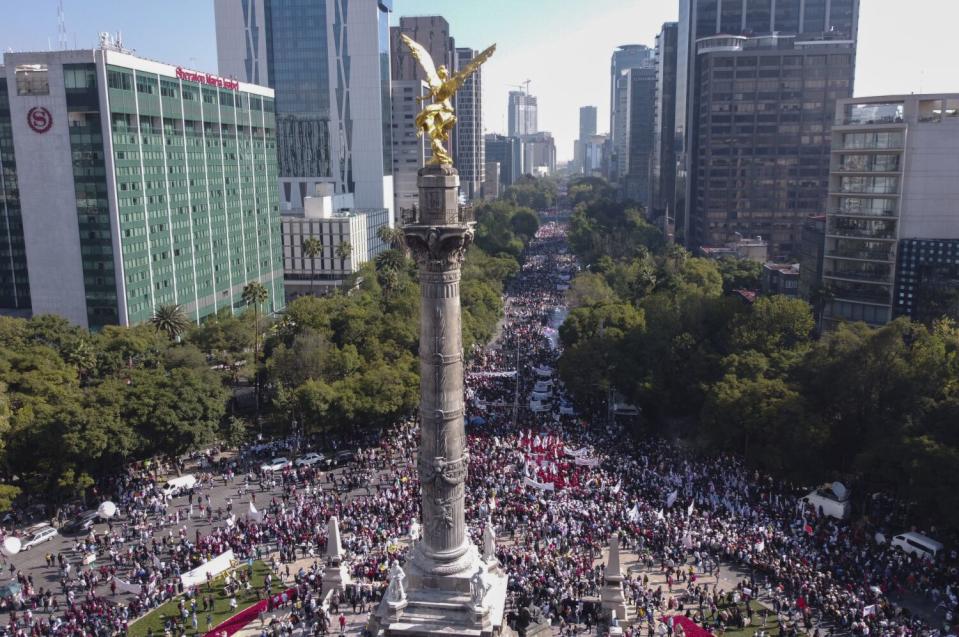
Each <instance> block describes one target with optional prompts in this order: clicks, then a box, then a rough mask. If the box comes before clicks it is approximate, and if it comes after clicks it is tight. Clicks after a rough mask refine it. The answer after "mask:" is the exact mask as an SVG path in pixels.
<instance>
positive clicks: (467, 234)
mask: <svg viewBox="0 0 959 637" xmlns="http://www.w3.org/2000/svg"><path fill="white" fill-rule="evenodd" d="M403 232H404V235H405V239H406V245H407V247H408V248H409V249H410V253H411V254H412V256H413V258H414V259H415V260H416V262H417V263H418V264H419V266H420V268H421V270H425V271H427V272H443V271H446V270H451V269H456V270H458V269H459V268H460V266H462V265H463V260H464V259H465V258H466V250H467V248H469V246H470V244H472V243H473V234H474V230H473V228H472V226H470V225H460V224H457V225H450V226H421V225H410V226H405V227H404V228H403Z"/></svg>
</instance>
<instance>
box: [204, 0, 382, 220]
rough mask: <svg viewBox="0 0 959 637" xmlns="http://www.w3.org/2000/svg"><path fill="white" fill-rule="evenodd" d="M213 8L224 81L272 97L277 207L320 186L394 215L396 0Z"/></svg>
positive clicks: (259, 1) (302, 0)
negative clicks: (257, 86) (254, 85)
mask: <svg viewBox="0 0 959 637" xmlns="http://www.w3.org/2000/svg"><path fill="white" fill-rule="evenodd" d="M348 8H349V11H347V1H346V0H243V1H242V2H237V1H236V0H215V1H214V13H215V17H216V31H217V58H218V61H219V68H220V73H221V74H223V75H227V76H231V77H236V78H238V79H241V80H244V81H252V80H253V79H254V78H257V79H258V80H259V81H260V82H263V83H266V84H268V85H269V86H270V87H272V88H273V89H275V91H276V119H277V153H278V156H279V165H280V189H281V200H282V202H283V204H284V205H285V206H286V207H297V208H298V207H302V205H303V199H304V197H306V196H308V195H311V194H314V193H315V192H316V190H317V185H318V184H320V183H333V184H334V185H335V187H336V189H337V191H338V192H353V193H354V194H355V196H356V205H357V206H358V207H361V208H380V207H386V208H389V209H392V207H393V193H392V174H391V171H392V165H393V161H392V157H391V155H392V140H391V136H392V135H391V131H392V126H391V108H390V43H389V13H390V11H391V10H392V0H379V1H378V2H372V1H369V2H359V3H357V2H354V3H351V4H349V7H348Z"/></svg>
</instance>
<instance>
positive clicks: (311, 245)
mask: <svg viewBox="0 0 959 637" xmlns="http://www.w3.org/2000/svg"><path fill="white" fill-rule="evenodd" d="M303 254H305V255H306V256H308V257H309V258H310V296H313V283H314V281H315V280H316V257H318V256H320V255H321V254H323V243H322V242H320V240H319V239H317V238H316V237H307V238H306V239H304V240H303Z"/></svg>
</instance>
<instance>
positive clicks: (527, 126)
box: [507, 91, 539, 137]
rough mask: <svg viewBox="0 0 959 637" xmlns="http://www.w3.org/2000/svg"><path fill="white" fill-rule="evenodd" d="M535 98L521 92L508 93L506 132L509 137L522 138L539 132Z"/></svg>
mask: <svg viewBox="0 0 959 637" xmlns="http://www.w3.org/2000/svg"><path fill="white" fill-rule="evenodd" d="M536 108H537V107H536V96H535V95H530V94H529V93H524V92H523V91H510V92H509V105H508V109H509V110H508V120H509V121H508V125H507V128H508V131H509V136H510V137H523V136H525V135H531V134H533V133H535V132H538V131H539V124H538V122H537V119H536Z"/></svg>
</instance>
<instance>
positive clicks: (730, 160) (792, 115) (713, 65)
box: [687, 35, 855, 257]
mask: <svg viewBox="0 0 959 637" xmlns="http://www.w3.org/2000/svg"><path fill="white" fill-rule="evenodd" d="M854 53H855V49H854V45H853V44H852V43H850V42H847V41H838V42H837V41H833V40H810V41H798V40H797V39H796V37H795V36H784V37H779V36H762V37H758V38H747V37H745V36H725V35H722V36H715V37H711V38H703V39H700V40H699V42H698V49H697V52H696V56H697V61H696V70H697V74H696V77H695V80H696V87H697V99H696V110H697V112H698V117H697V118H696V119H695V120H694V121H693V128H692V131H693V135H692V144H693V148H694V150H695V156H696V162H695V163H693V164H691V165H690V170H689V175H690V180H691V183H692V184H693V186H694V188H692V189H691V191H690V193H689V199H688V201H689V207H690V217H689V224H688V226H687V229H688V234H687V242H689V241H692V244H693V245H696V246H699V245H721V244H723V243H725V242H726V241H728V240H730V238H731V237H733V236H735V235H736V234H737V233H739V234H741V235H743V236H762V237H763V238H764V239H766V240H767V241H768V242H769V247H770V254H771V255H773V256H774V257H779V256H787V257H788V256H797V255H798V254H799V249H800V234H801V232H802V224H803V223H804V222H805V220H806V218H807V217H809V215H811V214H816V213H818V212H821V211H822V208H823V205H824V204H825V198H826V192H827V188H826V187H827V184H828V179H829V149H830V137H829V130H830V127H831V126H832V120H833V117H834V114H835V110H836V106H835V105H836V102H837V100H839V99H843V98H848V97H850V96H851V95H852V77H853V72H854Z"/></svg>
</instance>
